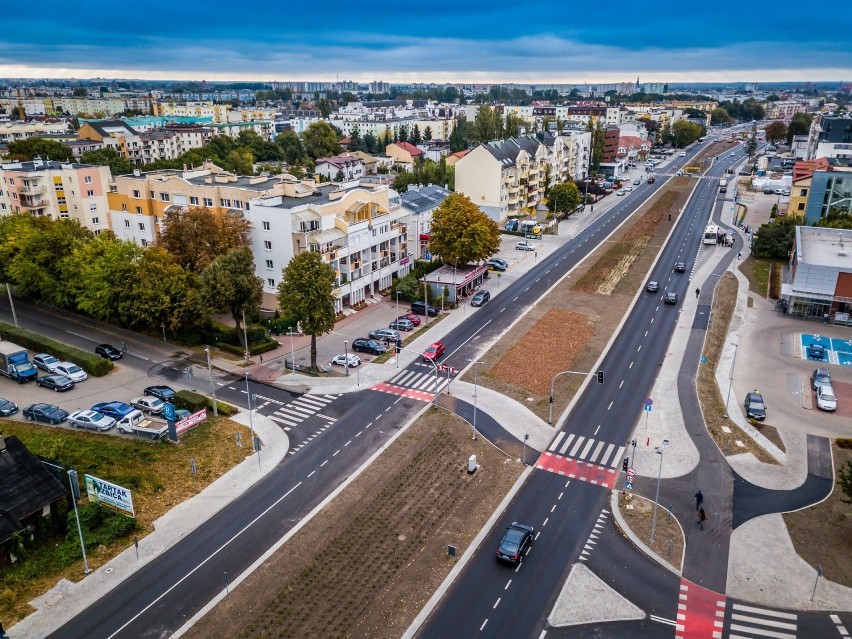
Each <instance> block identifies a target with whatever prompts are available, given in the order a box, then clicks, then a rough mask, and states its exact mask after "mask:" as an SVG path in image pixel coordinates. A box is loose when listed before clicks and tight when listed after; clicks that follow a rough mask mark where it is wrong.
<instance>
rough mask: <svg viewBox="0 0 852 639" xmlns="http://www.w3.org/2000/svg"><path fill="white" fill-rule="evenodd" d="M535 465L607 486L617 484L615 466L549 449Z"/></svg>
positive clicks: (558, 473) (559, 473)
mask: <svg viewBox="0 0 852 639" xmlns="http://www.w3.org/2000/svg"><path fill="white" fill-rule="evenodd" d="M535 467H536V468H538V469H540V470H546V471H548V472H551V473H556V474H557V475H564V476H566V477H570V478H571V479H579V480H580V481H585V482H589V483H590V484H596V485H599V486H606V487H607V488H612V487H613V486H615V480H616V479H617V478H618V472H617V471H616V470H615V469H613V468H606V467H604V466H598V465H597V464H590V463H588V462H584V461H580V460H577V459H571V458H570V457H562V456H561V455H555V454H553V453H551V452H549V451H545V452H544V454H543V455H541V456H540V457H539V458H538V461H537V462H536V463H535Z"/></svg>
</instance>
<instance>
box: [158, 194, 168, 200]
mask: <svg viewBox="0 0 852 639" xmlns="http://www.w3.org/2000/svg"><path fill="white" fill-rule="evenodd" d="M160 199H161V200H162V201H163V202H168V201H169V194H168V193H160Z"/></svg>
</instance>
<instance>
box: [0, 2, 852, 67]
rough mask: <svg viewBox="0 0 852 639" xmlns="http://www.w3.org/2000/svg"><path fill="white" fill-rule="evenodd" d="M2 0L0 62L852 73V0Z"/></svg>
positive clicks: (13, 64)
mask: <svg viewBox="0 0 852 639" xmlns="http://www.w3.org/2000/svg"><path fill="white" fill-rule="evenodd" d="M4 5H5V6H3V8H2V16H3V17H2V21H3V24H4V29H3V38H2V41H0V77H77V78H89V77H132V78H152V79H159V78H166V79H192V80H201V79H206V80H224V79H233V80H334V79H336V78H340V79H341V80H343V79H350V80H357V81H369V80H385V81H388V82H406V81H411V82H428V81H432V82H566V83H567V82H586V81H588V82H614V81H628V80H635V78H636V76H637V75H638V76H640V79H641V80H642V81H643V82H645V81H659V82H716V81H718V82H724V81H728V82H736V81H780V80H802V81H804V80H812V81H814V80H846V81H852V10H849V7H848V6H847V5H846V4H845V2H841V3H840V4H838V5H834V8H831V9H826V10H824V11H823V10H821V11H819V12H817V13H813V14H810V13H809V9H808V7H807V5H802V4H801V3H796V4H795V5H794V4H793V3H792V1H791V0H776V2H775V3H772V4H768V3H766V2H764V1H761V2H756V1H755V0H741V1H740V2H738V3H735V5H724V10H723V5H718V4H717V5H713V4H707V3H697V2H692V3H689V2H678V3H674V2H670V1H662V2H655V3H639V2H632V3H623V4H621V5H619V4H616V5H611V4H598V3H594V2H591V3H575V2H555V1H553V0H549V1H546V0H527V1H526V2H500V1H495V0H468V1H467V2H440V3H436V2H410V3H396V4H393V3H363V2H352V1H351V0H350V1H349V2H337V1H336V0H332V1H331V2H325V3H317V2H290V3H285V2H281V3H274V4H273V3H268V2H258V1H257V0H242V1H241V2H234V3H221V2H216V1H215V0H214V1H210V0H208V1H206V2H201V1H199V0H178V1H174V0H172V1H171V2H165V1H163V0H144V1H143V2H137V3H122V2H115V0H113V1H112V2H109V3H107V2H104V1H103V0H87V1H86V2H82V3H68V2H67V0H63V1H62V2H59V1H58V0H39V1H38V2H14V3H12V2H8V3H4ZM338 5H339V6H338ZM572 5H575V6H572ZM403 6H404V8H401V7H403Z"/></svg>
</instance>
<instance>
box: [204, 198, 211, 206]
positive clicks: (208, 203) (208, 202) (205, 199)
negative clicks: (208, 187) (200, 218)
mask: <svg viewBox="0 0 852 639" xmlns="http://www.w3.org/2000/svg"><path fill="white" fill-rule="evenodd" d="M204 206H208V207H209V206H213V198H212V197H206V198H204Z"/></svg>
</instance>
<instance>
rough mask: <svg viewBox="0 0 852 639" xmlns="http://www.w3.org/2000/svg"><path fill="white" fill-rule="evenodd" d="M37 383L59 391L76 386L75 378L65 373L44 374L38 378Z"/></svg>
mask: <svg viewBox="0 0 852 639" xmlns="http://www.w3.org/2000/svg"><path fill="white" fill-rule="evenodd" d="M36 384H38V385H39V386H41V387H43V388H50V389H51V390H53V391H57V392H58V391H67V390H71V389H72V388H74V380H73V379H71V378H70V377H66V376H65V375H42V376H41V377H39V378H38V379H37V380H36Z"/></svg>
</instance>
